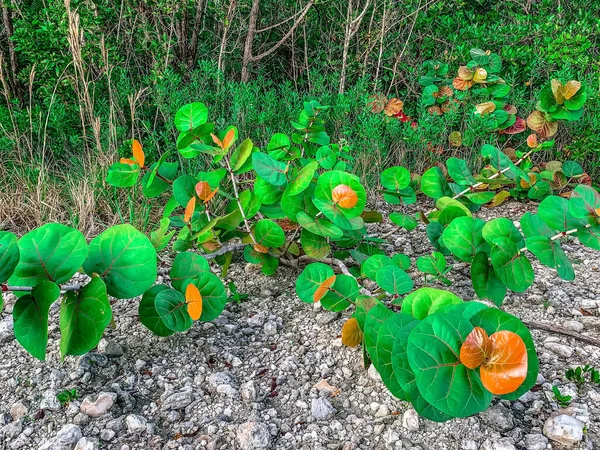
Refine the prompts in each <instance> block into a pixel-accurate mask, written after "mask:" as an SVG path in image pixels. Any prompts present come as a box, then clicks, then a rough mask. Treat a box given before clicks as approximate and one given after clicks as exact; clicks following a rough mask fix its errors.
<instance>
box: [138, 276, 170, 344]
mask: <svg viewBox="0 0 600 450" xmlns="http://www.w3.org/2000/svg"><path fill="white" fill-rule="evenodd" d="M167 289H169V288H168V287H167V286H165V285H164V284H156V285H154V286H152V287H151V288H150V289H148V290H147V291H146V292H144V295H143V296H142V299H141V300H140V305H139V307H138V313H139V315H140V322H142V325H144V326H145V327H146V328H148V329H149V330H150V331H152V332H153V333H154V334H156V335H157V336H161V337H165V336H171V335H172V334H173V333H174V331H173V330H171V329H170V328H169V327H167V326H166V325H165V323H164V322H163V321H162V319H161V318H160V315H159V314H158V311H157V310H156V296H157V295H158V294H159V293H161V292H162V291H164V290H167Z"/></svg>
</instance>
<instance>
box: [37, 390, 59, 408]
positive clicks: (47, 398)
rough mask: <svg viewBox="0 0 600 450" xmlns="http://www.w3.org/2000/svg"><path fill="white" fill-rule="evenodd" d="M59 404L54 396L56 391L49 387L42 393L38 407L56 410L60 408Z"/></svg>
mask: <svg viewBox="0 0 600 450" xmlns="http://www.w3.org/2000/svg"><path fill="white" fill-rule="evenodd" d="M60 406H61V405H60V402H59V401H58V399H57V398H56V391H53V390H52V389H49V390H47V391H45V392H44V393H43V394H42V401H41V403H40V409H45V410H48V411H58V410H59V409H60Z"/></svg>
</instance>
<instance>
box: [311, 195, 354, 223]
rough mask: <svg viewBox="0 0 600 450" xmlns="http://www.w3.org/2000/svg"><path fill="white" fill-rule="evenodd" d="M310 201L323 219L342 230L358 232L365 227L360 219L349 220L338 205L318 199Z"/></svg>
mask: <svg viewBox="0 0 600 450" xmlns="http://www.w3.org/2000/svg"><path fill="white" fill-rule="evenodd" d="M312 201H313V203H314V205H315V206H316V207H317V208H318V209H319V211H321V212H322V213H323V215H324V216H325V217H327V218H328V219H329V220H331V221H332V222H333V223H334V224H335V225H336V226H338V227H340V228H341V229H342V230H360V229H361V228H363V227H364V226H365V222H364V220H363V219H362V217H360V216H357V217H352V218H349V217H348V216H347V215H346V213H345V212H344V211H345V210H344V208H342V207H340V206H339V205H336V204H332V203H331V202H329V201H324V200H321V199H318V198H313V199H312Z"/></svg>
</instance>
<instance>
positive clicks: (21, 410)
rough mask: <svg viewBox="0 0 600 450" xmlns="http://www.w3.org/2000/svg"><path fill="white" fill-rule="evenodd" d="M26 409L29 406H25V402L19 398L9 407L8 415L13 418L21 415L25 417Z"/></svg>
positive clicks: (27, 409) (18, 417)
mask: <svg viewBox="0 0 600 450" xmlns="http://www.w3.org/2000/svg"><path fill="white" fill-rule="evenodd" d="M28 411H29V408H28V407H27V405H26V404H25V402H23V401H22V400H21V401H18V402H16V403H13V405H12V406H11V407H10V416H11V417H12V419H13V420H19V419H20V418H21V417H25V416H26V415H27V412H28Z"/></svg>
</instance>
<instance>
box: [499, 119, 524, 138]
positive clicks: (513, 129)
mask: <svg viewBox="0 0 600 450" xmlns="http://www.w3.org/2000/svg"><path fill="white" fill-rule="evenodd" d="M526 129H527V124H526V123H525V119H522V118H521V117H517V120H516V121H515V123H513V124H512V125H511V126H510V127H508V128H505V129H504V130H500V134H518V133H522V132H523V131H525V130H526Z"/></svg>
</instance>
